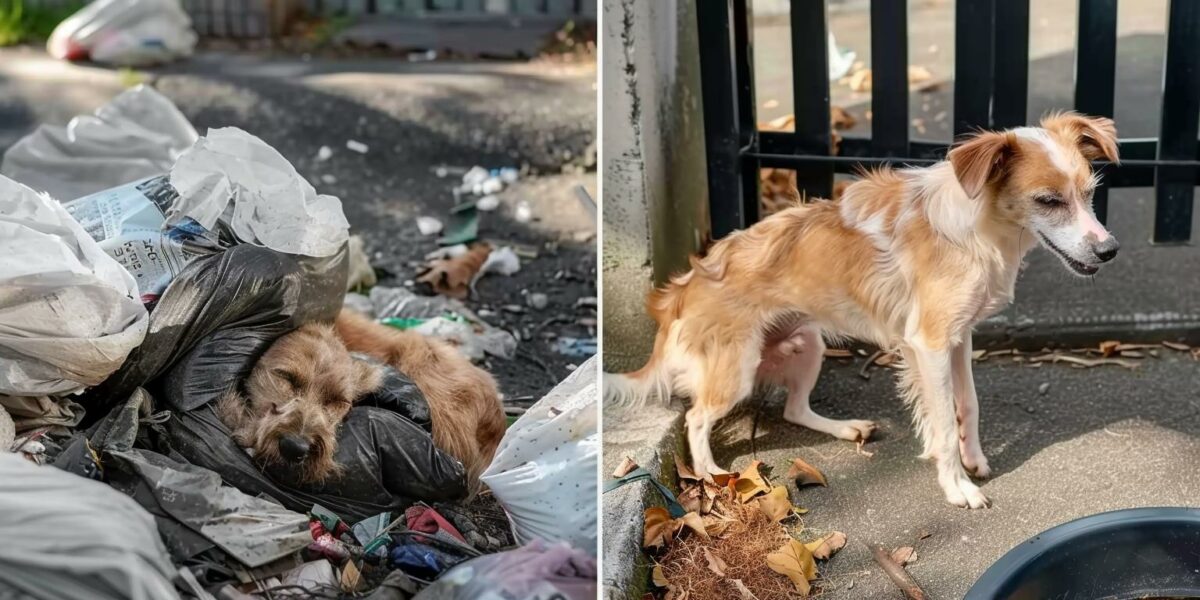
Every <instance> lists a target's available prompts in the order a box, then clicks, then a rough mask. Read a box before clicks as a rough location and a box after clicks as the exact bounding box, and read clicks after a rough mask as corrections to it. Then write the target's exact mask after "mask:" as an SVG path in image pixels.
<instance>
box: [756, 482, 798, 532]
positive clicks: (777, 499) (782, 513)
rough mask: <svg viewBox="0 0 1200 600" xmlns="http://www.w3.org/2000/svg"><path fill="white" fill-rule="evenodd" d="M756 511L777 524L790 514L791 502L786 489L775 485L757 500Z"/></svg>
mask: <svg viewBox="0 0 1200 600" xmlns="http://www.w3.org/2000/svg"><path fill="white" fill-rule="evenodd" d="M758 509H759V510H760V511H762V514H764V515H766V516H767V518H768V519H770V520H771V521H773V522H775V523H778V522H780V521H782V520H784V519H786V518H787V517H788V515H790V514H792V501H791V499H790V498H788V491H787V488H786V487H783V486H782V485H777V486H775V487H773V488H771V491H770V492H767V495H765V496H762V497H760V498H759V499H758Z"/></svg>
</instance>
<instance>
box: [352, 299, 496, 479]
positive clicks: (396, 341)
mask: <svg viewBox="0 0 1200 600" xmlns="http://www.w3.org/2000/svg"><path fill="white" fill-rule="evenodd" d="M334 324H335V326H336V327H337V332H338V335H339V336H340V337H341V338H342V341H343V342H345V344H346V347H347V348H348V349H349V350H351V351H352V352H364V353H366V354H370V355H371V356H374V357H376V358H378V359H380V360H383V361H385V362H387V363H388V364H390V365H392V366H393V367H395V368H396V369H397V370H399V371H400V372H401V373H404V374H405V375H407V376H408V377H409V378H411V379H412V380H413V382H414V383H416V384H417V388H419V389H420V390H421V393H423V394H424V395H425V400H426V402H428V404H429V413H430V417H431V419H432V421H433V441H434V444H436V445H437V447H438V448H440V449H441V450H443V451H445V452H447V453H449V454H450V455H451V456H454V457H455V458H457V459H458V460H460V461H461V462H462V463H463V466H464V467H466V470H467V483H468V486H469V487H470V489H471V492H472V495H474V493H475V492H476V491H478V489H479V475H480V474H482V473H483V471H484V469H486V468H487V466H488V465H489V464H491V462H492V458H493V456H494V455H495V453H496V447H497V446H499V445H500V438H502V437H503V436H504V431H505V419H504V409H503V407H502V405H501V403H500V392H499V390H498V389H497V387H496V382H495V380H494V379H492V376H491V375H490V374H488V372H487V371H484V370H483V369H480V368H479V367H476V366H475V365H473V364H471V361H470V360H468V359H467V358H466V357H465V356H463V355H462V353H460V352H459V351H458V350H456V349H454V348H452V347H451V346H450V345H449V344H446V343H445V342H443V341H441V340H437V339H433V338H429V337H425V336H423V335H420V334H417V333H414V332H411V331H401V330H398V329H393V328H391V327H387V326H385V325H380V324H378V323H375V322H373V321H372V320H370V319H368V318H367V317H364V316H363V315H360V314H358V313H355V312H353V311H350V310H343V311H342V312H341V313H340V314H339V315H338V317H337V320H336V322H335V323H334Z"/></svg>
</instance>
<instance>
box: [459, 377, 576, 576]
mask: <svg viewBox="0 0 1200 600" xmlns="http://www.w3.org/2000/svg"><path fill="white" fill-rule="evenodd" d="M596 370H597V369H596V359H595V358H591V359H589V360H588V361H587V362H586V363H584V365H583V368H580V369H576V370H575V371H574V372H572V373H571V374H570V375H568V376H567V378H566V379H564V380H562V382H560V383H559V384H558V385H557V386H555V388H554V389H552V390H550V392H549V393H547V394H546V395H545V396H544V397H543V398H542V399H541V400H539V401H538V402H537V403H536V404H534V405H533V406H532V407H531V408H530V409H529V410H528V411H526V413H525V414H524V415H522V416H521V418H519V419H517V422H516V423H513V425H512V427H509V428H508V431H507V432H505V434H504V438H503V439H502V440H501V441H500V446H499V448H497V449H496V458H495V460H493V461H492V464H491V465H490V466H489V467H488V468H487V470H486V471H484V473H483V475H482V476H480V479H481V480H482V481H483V482H484V483H485V484H487V486H488V487H489V488H491V490H492V493H493V494H494V495H495V497H496V499H497V500H499V501H500V504H502V505H503V506H504V509H505V512H507V513H508V515H509V518H510V519H511V521H512V524H513V530H514V531H515V532H516V535H517V539H518V540H519V541H522V542H530V541H532V540H534V539H539V538H540V539H542V540H547V541H565V542H568V543H569V544H571V546H573V547H575V548H580V549H583V550H584V551H586V552H587V553H588V554H591V555H593V556H594V555H595V552H596V541H597V531H596V518H597V515H596V512H597V511H596V492H597V490H596V465H597V461H598V460H599V454H600V437H599V431H598V422H597V420H598V411H597V410H596V405H597V403H598V402H599V389H598V385H597V384H598V382H597V381H596V379H597V377H596ZM593 593H594V592H593Z"/></svg>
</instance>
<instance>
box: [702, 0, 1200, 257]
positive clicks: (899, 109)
mask: <svg viewBox="0 0 1200 600" xmlns="http://www.w3.org/2000/svg"><path fill="white" fill-rule="evenodd" d="M907 4H908V3H907V0H871V6H870V10H871V15H870V22H871V57H872V58H871V62H872V64H871V71H872V72H871V74H872V91H871V111H872V113H873V116H872V134H871V137H870V138H862V137H849V136H847V137H845V138H844V139H843V140H842V142H841V144H840V151H839V153H838V155H836V156H835V155H833V154H832V152H831V133H832V132H831V125H830V120H829V114H830V104H829V85H830V84H829V75H828V74H829V68H828V56H827V51H828V50H827V33H828V32H827V27H826V7H825V0H793V2H792V4H791V14H790V19H791V21H790V22H791V47H792V94H793V111H794V113H795V116H796V121H795V130H794V132H775V131H770V132H768V131H759V130H758V125H757V117H756V114H755V100H754V78H753V73H754V63H753V61H754V43H753V41H754V40H753V30H752V23H753V15H752V13H751V5H750V3H749V1H748V0H699V1H698V3H697V13H698V27H699V35H700V39H701V40H703V42H704V43H702V44H701V48H700V72H701V93H702V94H703V97H704V127H705V138H706V139H705V145H706V149H707V152H708V185H709V202H710V209H711V218H712V228H713V232H712V233H713V237H714V238H719V237H722V236H724V235H726V234H728V233H729V232H731V231H733V230H735V229H741V228H744V227H747V226H749V225H751V224H753V223H754V222H755V221H757V220H758V219H759V190H758V184H759V169H761V168H764V167H769V168H784V169H793V170H795V171H796V180H797V185H798V187H799V188H800V190H801V191H802V192H804V193H806V194H808V195H809V196H815V197H823V198H828V197H830V195H831V193H832V188H833V176H834V173H849V172H852V171H853V170H854V169H855V168H856V167H857V165H864V166H872V165H881V164H891V163H899V164H909V165H927V164H932V163H934V162H936V161H937V160H939V159H940V158H942V157H943V156H944V155H945V153H946V151H947V145H946V144H944V143H940V142H932V141H922V140H913V139H909V106H908V101H909V89H908V34H907V27H908V5H907ZM955 10H956V12H955V38H954V44H955V73H954V107H953V109H954V113H953V114H954V121H953V123H954V134H955V135H956V136H957V135H960V134H964V133H968V132H970V131H972V130H975V129H978V128H984V129H1003V128H1008V127H1015V126H1020V125H1024V124H1025V123H1026V118H1027V114H1026V112H1027V111H1026V108H1027V107H1026V102H1027V92H1028V77H1029V0H957V2H956V5H955ZM1078 32H1079V33H1078V43H1077V51H1076V53H1075V56H1076V64H1075V107H1074V108H1075V109H1076V110H1078V111H1080V112H1082V113H1086V114H1090V115H1101V116H1108V117H1111V116H1113V96H1114V92H1115V68H1116V48H1117V0H1080V2H1079V29H1078ZM1162 91H1163V94H1162V120H1161V123H1160V128H1159V132H1160V133H1159V137H1158V138H1157V139H1153V138H1151V139H1145V138H1142V139H1122V140H1121V141H1120V154H1121V162H1120V164H1110V163H1106V162H1096V163H1094V166H1095V167H1096V168H1097V169H1099V170H1101V171H1102V172H1103V174H1104V183H1103V185H1102V188H1101V189H1098V190H1097V191H1096V195H1095V199H1094V203H1095V210H1096V215H1097V216H1098V217H1099V218H1100V220H1101V221H1104V220H1105V219H1106V217H1107V213H1108V190H1107V188H1109V187H1150V186H1153V187H1154V189H1155V204H1154V242H1155V243H1186V242H1188V241H1189V240H1190V239H1191V228H1192V227H1191V225H1192V208H1193V192H1194V187H1195V186H1196V185H1197V184H1198V183H1200V179H1198V177H1200V169H1197V167H1200V160H1197V158H1198V157H1197V150H1198V143H1197V129H1198V127H1200V1H1197V0H1171V1H1170V11H1169V21H1168V28H1167V51H1166V58H1165V70H1164V78H1163V90H1162Z"/></svg>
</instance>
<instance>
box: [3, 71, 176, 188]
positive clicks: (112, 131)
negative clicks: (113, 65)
mask: <svg viewBox="0 0 1200 600" xmlns="http://www.w3.org/2000/svg"><path fill="white" fill-rule="evenodd" d="M199 137H200V136H199V135H197V134H196V130H195V128H193V127H192V124H191V123H189V122H188V120H187V117H185V116H183V113H181V112H179V109H178V108H176V107H175V105H174V104H173V103H172V102H171V101H170V100H168V99H167V98H166V97H165V96H163V95H162V94H160V93H158V92H157V91H155V90H154V88H151V87H148V86H145V85H139V86H137V87H136V88H133V89H130V90H126V91H124V92H122V93H120V94H119V95H117V96H116V97H115V98H113V99H112V101H111V102H109V103H108V104H105V105H104V106H101V107H100V108H98V109H96V112H95V113H94V114H91V115H79V116H77V117H75V118H73V119H71V122H70V123H67V126H66V127H60V126H57V125H42V126H40V127H38V128H37V130H35V131H34V132H33V133H31V134H29V135H27V136H25V137H23V138H21V140H20V141H18V142H17V143H16V144H14V145H13V146H12V148H9V149H8V151H7V152H5V153H4V161H3V164H0V174H2V175H4V176H6V177H11V178H12V179H15V180H17V181H19V182H21V183H23V184H25V185H27V186H29V187H31V188H33V189H35V190H38V191H42V192H48V193H49V194H50V195H51V196H53V197H54V198H57V199H59V200H62V201H64V202H66V201H68V200H73V199H75V198H79V197H82V196H86V195H88V194H93V193H96V192H99V191H101V190H107V189H109V188H112V187H116V186H118V185H122V184H126V183H129V182H132V181H137V180H139V179H145V178H147V177H154V176H155V175H162V174H163V173H166V172H167V171H168V170H170V168H171V166H172V165H174V164H175V160H176V159H178V158H179V155H180V154H182V153H183V151H185V150H187V149H188V148H191V147H192V144H195V143H196V140H197V139H198V138H199Z"/></svg>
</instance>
